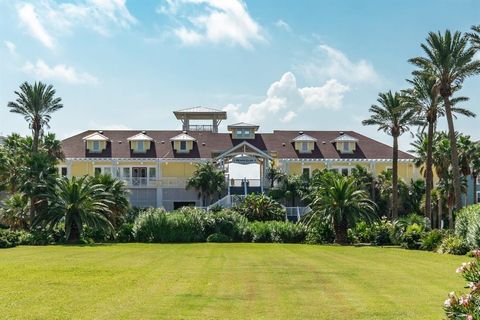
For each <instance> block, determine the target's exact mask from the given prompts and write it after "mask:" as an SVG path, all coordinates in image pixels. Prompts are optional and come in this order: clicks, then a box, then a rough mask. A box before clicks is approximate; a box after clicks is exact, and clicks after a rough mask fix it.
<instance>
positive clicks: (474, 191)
mask: <svg viewBox="0 0 480 320" xmlns="http://www.w3.org/2000/svg"><path fill="white" fill-rule="evenodd" d="M472 178H473V203H474V204H477V202H478V201H477V175H476V174H475V175H472Z"/></svg>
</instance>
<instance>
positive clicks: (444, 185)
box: [438, 172, 467, 229]
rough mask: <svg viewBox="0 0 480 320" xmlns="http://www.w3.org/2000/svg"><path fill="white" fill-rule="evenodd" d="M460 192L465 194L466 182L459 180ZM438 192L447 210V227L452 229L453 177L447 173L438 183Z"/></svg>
mask: <svg viewBox="0 0 480 320" xmlns="http://www.w3.org/2000/svg"><path fill="white" fill-rule="evenodd" d="M460 186H461V189H460V190H461V192H465V191H466V189H467V183H466V180H465V179H464V178H463V179H461V185H460ZM438 191H439V192H440V193H441V195H442V198H443V199H445V201H446V203H445V204H446V205H447V210H448V227H449V228H450V229H453V228H454V221H453V208H454V206H455V187H454V185H453V175H452V173H451V172H448V173H447V174H446V175H445V176H444V177H443V178H442V179H440V181H439V182H438Z"/></svg>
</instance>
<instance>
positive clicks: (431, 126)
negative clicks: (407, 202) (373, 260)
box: [405, 74, 475, 223]
mask: <svg viewBox="0 0 480 320" xmlns="http://www.w3.org/2000/svg"><path fill="white" fill-rule="evenodd" d="M407 81H408V82H409V83H410V84H411V85H412V87H411V88H410V89H408V90H405V98H406V101H407V103H408V106H409V107H410V108H413V109H414V110H415V111H416V114H417V115H418V116H419V117H420V119H424V120H425V124H426V126H427V134H426V135H425V136H423V135H418V136H417V137H418V138H419V140H417V142H421V144H415V145H414V147H415V149H416V150H415V151H416V152H417V161H416V166H417V167H422V169H424V170H425V172H424V175H425V185H426V191H425V216H426V217H429V218H430V221H432V223H434V219H433V214H432V200H431V192H432V189H433V159H432V157H433V144H434V133H435V131H436V127H437V121H438V118H439V117H441V116H444V115H445V108H444V104H443V103H442V102H441V99H440V95H439V93H438V91H437V90H435V87H436V79H435V78H434V77H431V76H430V75H426V74H420V75H417V76H415V77H414V78H413V79H412V80H407ZM466 100H468V99H467V98H464V97H459V98H454V99H452V104H456V103H459V102H463V101H466ZM452 111H453V112H455V113H459V114H463V115H465V116H468V117H474V116H475V114H474V113H473V112H470V111H468V110H466V109H463V108H453V107H452ZM424 129H425V127H424V128H423V130H424ZM423 130H422V132H423ZM412 145H413V144H412ZM418 152H422V154H419V153H418Z"/></svg>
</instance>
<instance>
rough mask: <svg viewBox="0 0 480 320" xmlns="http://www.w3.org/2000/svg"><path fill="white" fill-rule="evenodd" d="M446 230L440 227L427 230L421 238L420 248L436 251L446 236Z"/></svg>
mask: <svg viewBox="0 0 480 320" xmlns="http://www.w3.org/2000/svg"><path fill="white" fill-rule="evenodd" d="M445 235H446V232H444V231H443V230H439V229H434V230H431V231H429V232H425V233H424V234H423V235H422V238H421V239H420V242H421V245H420V249H422V250H427V251H436V250H437V249H438V247H439V246H440V244H441V243H442V240H443V238H444V237H445Z"/></svg>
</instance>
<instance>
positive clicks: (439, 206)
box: [437, 195, 443, 228]
mask: <svg viewBox="0 0 480 320" xmlns="http://www.w3.org/2000/svg"><path fill="white" fill-rule="evenodd" d="M442 216H443V201H442V196H441V195H440V196H439V197H438V219H437V223H438V227H439V228H440V227H442Z"/></svg>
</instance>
